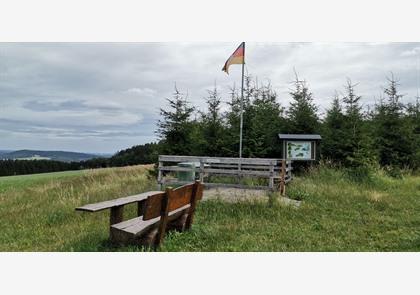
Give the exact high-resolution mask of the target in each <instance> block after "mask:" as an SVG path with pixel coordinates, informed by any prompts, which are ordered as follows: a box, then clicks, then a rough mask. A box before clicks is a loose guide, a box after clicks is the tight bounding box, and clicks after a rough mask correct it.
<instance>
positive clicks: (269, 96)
mask: <svg viewBox="0 0 420 295" xmlns="http://www.w3.org/2000/svg"><path fill="white" fill-rule="evenodd" d="M248 116H249V119H250V126H249V128H250V130H249V135H250V136H249V140H248V141H247V143H248V146H247V147H248V149H249V155H250V156H251V157H261V158H264V157H279V156H280V154H281V150H280V149H281V145H280V144H279V141H278V133H280V132H281V130H282V128H283V126H284V119H283V108H282V107H281V106H280V104H279V103H278V102H277V94H276V92H275V91H273V89H272V87H271V84H270V83H268V84H267V85H263V86H262V87H259V88H257V87H256V89H255V91H254V99H253V101H252V105H251V107H250V111H249V114H248Z"/></svg>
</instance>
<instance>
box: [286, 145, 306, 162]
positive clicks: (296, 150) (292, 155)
mask: <svg viewBox="0 0 420 295" xmlns="http://www.w3.org/2000/svg"><path fill="white" fill-rule="evenodd" d="M286 149H287V159H291V160H312V142H311V141H287V142H286Z"/></svg>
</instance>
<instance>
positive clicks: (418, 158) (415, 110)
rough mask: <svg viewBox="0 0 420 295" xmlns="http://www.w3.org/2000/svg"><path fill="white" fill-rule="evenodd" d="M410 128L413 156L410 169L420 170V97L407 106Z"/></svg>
mask: <svg viewBox="0 0 420 295" xmlns="http://www.w3.org/2000/svg"><path fill="white" fill-rule="evenodd" d="M406 125H407V126H408V127H409V128H410V134H411V142H412V151H413V153H412V155H411V160H410V167H411V168H414V169H419V168H420V97H419V96H417V97H416V102H415V103H409V104H408V106H407V124H406Z"/></svg>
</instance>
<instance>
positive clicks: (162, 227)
mask: <svg viewBox="0 0 420 295" xmlns="http://www.w3.org/2000/svg"><path fill="white" fill-rule="evenodd" d="M171 194H172V188H169V187H168V188H166V190H165V194H164V195H163V198H162V207H161V211H160V224H159V230H158V233H157V237H156V242H155V248H157V247H159V246H160V244H161V243H162V241H163V238H164V237H165V233H166V226H167V224H168V213H169V200H170V198H171Z"/></svg>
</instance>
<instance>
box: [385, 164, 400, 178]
mask: <svg viewBox="0 0 420 295" xmlns="http://www.w3.org/2000/svg"><path fill="white" fill-rule="evenodd" d="M384 171H385V173H386V175H388V176H389V177H392V178H398V179H401V178H402V177H403V173H402V170H401V169H400V168H399V167H397V166H395V165H391V166H385V167H384Z"/></svg>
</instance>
